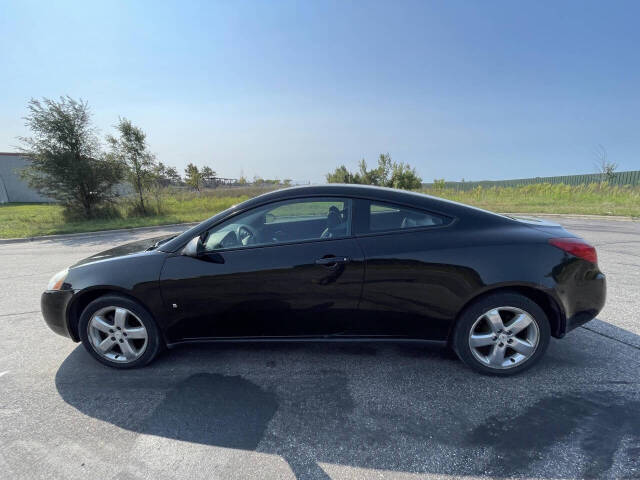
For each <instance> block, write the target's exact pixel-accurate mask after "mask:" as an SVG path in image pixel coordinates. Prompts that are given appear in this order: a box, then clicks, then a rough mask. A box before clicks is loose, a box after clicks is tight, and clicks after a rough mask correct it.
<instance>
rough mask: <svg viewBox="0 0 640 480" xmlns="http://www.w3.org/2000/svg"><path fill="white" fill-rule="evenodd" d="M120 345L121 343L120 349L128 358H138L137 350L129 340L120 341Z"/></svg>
mask: <svg viewBox="0 0 640 480" xmlns="http://www.w3.org/2000/svg"><path fill="white" fill-rule="evenodd" d="M118 345H120V350H122V353H123V354H124V356H125V357H126V359H127V360H131V359H134V358H136V352H135V350H134V349H133V347H132V346H131V344H130V343H129V340H125V341H124V342H122V343H119V344H118Z"/></svg>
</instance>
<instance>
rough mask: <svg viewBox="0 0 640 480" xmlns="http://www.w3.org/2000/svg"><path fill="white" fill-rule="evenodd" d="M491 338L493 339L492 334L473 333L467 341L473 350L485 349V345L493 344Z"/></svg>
mask: <svg viewBox="0 0 640 480" xmlns="http://www.w3.org/2000/svg"><path fill="white" fill-rule="evenodd" d="M493 337H494V335H493V333H482V334H478V333H474V334H472V335H471V338H470V340H469V345H471V346H472V347H474V348H477V347H486V346H487V345H491V344H492V343H494V342H495V340H494V339H493Z"/></svg>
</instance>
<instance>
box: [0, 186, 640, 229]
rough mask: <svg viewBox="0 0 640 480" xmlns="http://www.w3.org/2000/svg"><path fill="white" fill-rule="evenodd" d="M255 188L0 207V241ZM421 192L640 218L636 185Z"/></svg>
mask: <svg viewBox="0 0 640 480" xmlns="http://www.w3.org/2000/svg"><path fill="white" fill-rule="evenodd" d="M266 191H268V190H266V189H264V188H256V187H241V188H218V189H213V190H205V191H203V192H200V193H197V192H193V191H188V190H185V189H167V190H163V191H160V192H156V195H155V196H154V195H150V196H149V197H148V198H147V204H148V206H149V208H148V214H147V215H146V216H143V215H140V213H139V210H138V209H137V208H136V203H135V198H133V197H127V198H121V199H120V200H118V201H117V202H115V203H114V204H113V205H111V206H110V207H109V208H107V209H105V210H104V214H105V215H106V216H105V217H104V218H98V219H93V220H72V219H69V218H68V217H67V216H66V215H65V212H64V209H63V208H62V207H61V206H59V205H48V204H5V205H0V238H10V237H30V236H36V235H48V234H53V233H74V232H89V231H97V230H108V229H114V228H131V227H143V226H150V225H166V224H171V223H184V222H199V221H201V220H204V219H206V218H208V217H210V216H212V215H214V214H216V213H218V212H220V211H221V210H224V209H226V208H229V207H230V206H232V205H234V204H236V203H240V202H243V201H244V200H247V199H248V198H251V197H254V196H256V195H259V194H262V193H265V192H266ZM423 192H424V193H428V194H430V195H435V196H438V197H443V198H447V199H450V200H455V201H458V202H462V203H466V204H469V205H475V206H477V207H481V208H486V209H487V210H493V211H495V212H502V213H578V214H596V215H627V216H632V217H640V187H630V186H612V185H608V184H597V183H594V184H590V185H574V186H571V185H562V184H544V183H542V184H536V185H527V186H522V187H491V188H482V187H477V188H474V189H473V190H469V191H466V192H463V191H457V190H454V189H447V188H437V187H436V188H430V189H425V190H423Z"/></svg>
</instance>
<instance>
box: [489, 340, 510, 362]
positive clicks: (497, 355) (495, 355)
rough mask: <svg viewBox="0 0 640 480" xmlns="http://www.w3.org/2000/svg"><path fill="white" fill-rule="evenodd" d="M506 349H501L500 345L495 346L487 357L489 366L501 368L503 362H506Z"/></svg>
mask: <svg viewBox="0 0 640 480" xmlns="http://www.w3.org/2000/svg"><path fill="white" fill-rule="evenodd" d="M505 350H506V349H505V348H504V347H501V346H499V345H497V344H496V345H494V346H493V347H492V348H491V353H489V356H488V357H487V359H488V360H489V364H490V365H492V366H494V367H499V366H501V365H502V362H504V351H505Z"/></svg>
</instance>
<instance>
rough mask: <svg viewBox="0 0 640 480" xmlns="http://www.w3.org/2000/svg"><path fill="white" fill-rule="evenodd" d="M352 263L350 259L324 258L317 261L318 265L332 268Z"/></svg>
mask: <svg viewBox="0 0 640 480" xmlns="http://www.w3.org/2000/svg"><path fill="white" fill-rule="evenodd" d="M350 261H351V259H350V258H349V257H322V258H319V259H317V260H316V265H325V266H327V267H331V266H334V265H337V264H339V263H349V262H350Z"/></svg>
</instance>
